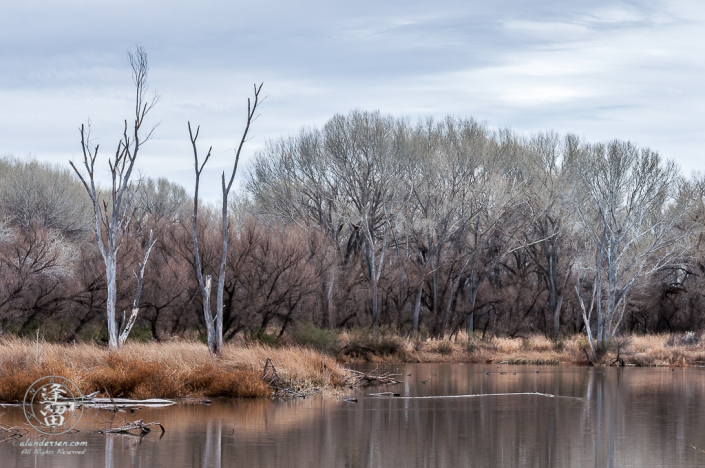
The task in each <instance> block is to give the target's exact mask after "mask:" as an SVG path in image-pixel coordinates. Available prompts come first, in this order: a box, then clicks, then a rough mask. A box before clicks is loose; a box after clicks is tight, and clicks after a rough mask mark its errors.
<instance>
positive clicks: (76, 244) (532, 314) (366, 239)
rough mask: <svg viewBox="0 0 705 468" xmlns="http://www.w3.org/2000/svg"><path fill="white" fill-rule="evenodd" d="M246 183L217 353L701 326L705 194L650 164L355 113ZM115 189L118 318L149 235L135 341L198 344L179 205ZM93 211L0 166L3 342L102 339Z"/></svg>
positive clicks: (537, 138) (62, 186)
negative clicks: (38, 337)
mask: <svg viewBox="0 0 705 468" xmlns="http://www.w3.org/2000/svg"><path fill="white" fill-rule="evenodd" d="M184 157H185V158H188V157H189V156H188V154H187V153H186V152H185V154H184ZM249 169H250V172H249V175H248V177H247V183H246V187H245V190H244V193H243V194H241V195H240V196H239V197H236V198H235V199H233V200H232V202H231V204H230V210H229V216H230V223H231V229H230V235H231V239H230V242H229V243H228V253H227V255H228V261H227V269H226V273H225V286H224V306H223V334H224V337H225V339H226V340H228V339H232V338H233V337H234V336H235V335H237V334H238V333H245V334H248V335H249V334H252V333H255V334H258V333H259V334H262V333H264V332H265V331H266V332H267V333H269V334H271V333H275V334H277V335H281V334H282V333H284V332H285V330H286V329H287V328H288V327H291V326H295V325H296V324H297V323H300V322H313V323H315V324H318V325H320V326H324V327H330V328H338V327H371V328H378V327H393V328H396V329H399V330H401V331H403V332H409V333H410V332H415V331H421V332H428V333H430V334H433V335H439V336H443V335H445V336H447V335H449V334H452V333H454V332H457V331H458V330H461V329H467V330H473V331H476V332H478V333H481V334H482V335H483V336H487V335H490V336H491V335H495V334H499V335H508V336H522V335H526V334H528V333H530V332H539V333H543V334H546V335H548V336H555V335H560V334H563V333H574V332H581V331H585V328H584V322H585V321H588V322H589V323H590V324H591V327H590V332H591V333H590V337H591V340H594V341H595V342H597V343H598V344H599V343H600V342H601V341H603V340H607V339H609V338H611V337H612V336H614V334H616V333H618V332H620V331H625V330H626V331H636V332H655V331H680V330H691V329H700V328H702V327H703V325H704V321H703V319H705V310H704V309H703V305H704V304H703V302H704V301H703V296H702V293H701V290H702V284H701V283H702V274H703V272H705V261H704V260H705V252H703V248H702V247H701V232H702V225H703V217H702V215H703V209H704V205H703V186H705V184H704V183H703V180H702V179H701V178H700V176H693V177H692V178H690V179H687V178H684V177H683V176H682V175H681V174H680V172H679V170H678V168H677V167H676V166H675V165H674V164H673V163H671V162H668V161H663V160H661V158H660V157H659V156H658V154H656V153H654V152H652V151H650V150H648V149H645V148H637V147H635V146H633V145H631V144H629V143H625V142H620V141H612V142H607V143H602V144H589V143H586V142H582V141H580V140H579V139H578V138H577V137H575V136H573V135H568V136H559V135H556V134H553V133H546V134H540V135H534V136H530V137H529V136H522V135H519V134H516V133H514V132H512V131H509V130H491V129H489V128H487V127H486V126H484V125H482V124H480V123H478V122H476V121H474V120H470V119H456V118H450V117H449V118H447V119H445V120H443V121H434V120H431V119H428V120H426V121H423V122H419V123H411V122H409V121H407V120H404V119H396V118H393V117H388V116H384V115H381V114H379V113H370V112H361V111H356V112H352V113H350V114H349V115H338V116H335V117H334V118H333V119H331V120H330V121H329V122H328V123H327V124H326V125H325V126H324V127H323V128H322V129H305V130H302V131H301V132H300V133H299V134H298V135H296V136H292V137H289V138H283V139H280V140H277V141H273V142H270V143H269V144H268V145H267V146H266V148H265V149H264V150H263V151H261V152H260V153H258V155H257V156H256V158H255V161H254V163H253V164H252V165H251V166H250V168H249ZM154 176H158V174H154ZM131 190H132V191H133V192H132V194H131V197H129V198H130V200H131V202H132V203H133V204H134V206H133V207H132V210H131V213H132V220H131V222H130V223H129V225H128V226H129V227H128V229H127V231H126V237H125V241H124V243H123V247H122V248H121V250H120V251H119V258H118V262H117V264H118V269H117V284H118V297H117V304H118V307H117V310H118V311H120V310H127V311H129V310H131V300H132V297H133V294H134V289H135V285H136V281H137V280H136V278H135V275H134V273H133V271H134V270H135V269H137V266H138V264H139V262H140V261H141V256H142V255H143V251H144V249H145V245H146V243H147V239H148V232H149V231H150V230H151V231H153V232H154V236H155V237H156V238H157V243H156V245H155V247H154V250H153V251H152V254H151V256H150V259H149V262H148V264H147V269H146V275H145V284H144V290H143V294H142V297H141V304H140V306H141V311H140V314H139V318H138V322H137V323H138V325H137V326H136V328H135V329H134V330H133V334H137V335H142V336H151V337H153V338H155V339H158V340H163V339H168V338H170V337H173V336H184V335H191V336H193V335H194V334H200V335H203V334H204V332H205V327H204V322H203V313H202V310H203V307H202V300H203V299H202V297H201V291H200V289H199V285H198V282H197V280H196V273H195V262H194V256H193V241H192V233H191V223H192V213H193V199H192V196H191V194H190V193H189V192H188V191H187V190H185V189H183V188H182V187H180V186H177V185H175V184H172V183H170V182H169V181H167V180H165V179H159V178H155V179H147V180H143V181H142V182H141V183H139V184H134V185H133V187H132V189H131ZM107 202H108V203H109V200H108V201H107ZM92 210H93V209H92V205H91V202H90V200H89V198H88V197H87V195H86V193H85V190H84V188H83V186H82V185H81V184H80V182H79V181H78V180H77V178H76V177H75V175H74V174H73V173H72V172H71V171H70V170H69V169H68V168H63V167H57V166H51V165H47V164H43V163H38V162H35V161H30V162H25V161H20V160H17V159H12V158H4V159H1V160H0V220H1V222H0V326H2V329H3V330H6V331H11V332H15V333H19V334H32V333H34V331H35V330H36V329H38V328H42V331H43V333H45V334H46V335H47V336H50V337H54V338H57V339H67V340H70V339H77V338H82V339H91V338H93V339H105V338H106V334H105V325H104V323H105V305H106V304H105V301H106V296H107V294H106V281H105V269H104V268H101V262H102V259H101V256H100V253H99V252H98V249H97V247H96V245H95V234H94V232H93V230H92V225H91V223H92V222H93V218H92V216H93V211H92ZM198 230H199V234H198V236H199V237H198V238H199V251H200V254H201V264H202V267H203V272H204V274H207V275H211V276H212V277H213V278H214V279H217V276H218V272H219V267H220V246H221V245H222V241H221V234H220V232H221V230H220V218H219V209H218V208H216V207H215V206H209V205H207V204H206V205H203V206H202V207H201V208H200V211H199V219H198ZM128 313H129V312H128Z"/></svg>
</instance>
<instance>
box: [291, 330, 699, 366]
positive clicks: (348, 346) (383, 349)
mask: <svg viewBox="0 0 705 468" xmlns="http://www.w3.org/2000/svg"><path fill="white" fill-rule="evenodd" d="M291 339H292V340H293V342H295V343H297V344H299V345H306V346H311V347H314V348H316V349H318V350H320V351H323V352H326V353H329V354H332V355H334V356H336V358H337V359H338V360H339V361H340V362H344V363H350V362H496V363H507V364H547V365H551V364H577V365H586V364H588V357H587V356H588V355H587V354H586V352H585V350H586V349H589V348H588V342H587V338H586V337H585V336H583V335H573V336H568V337H563V338H561V339H559V340H550V339H548V338H546V337H544V336H540V335H532V336H528V337H523V338H495V337H493V338H488V339H485V340H482V339H480V337H478V336H474V335H467V334H463V333H460V334H458V335H457V336H456V337H454V339H452V340H448V339H446V340H439V339H435V338H422V339H418V338H410V337H404V336H401V335H399V334H398V333H395V332H394V331H391V330H381V331H379V332H378V333H377V334H373V333H371V332H370V331H369V330H352V331H342V332H339V333H333V332H329V331H326V330H321V329H319V328H315V327H311V326H309V327H304V328H301V329H299V330H297V331H294V332H293V334H292V336H291ZM618 355H619V358H620V359H621V360H622V361H623V362H624V364H625V365H636V366H678V367H683V366H693V365H705V336H700V335H697V334H694V333H685V334H659V335H645V336H636V335H635V336H629V337H621V338H619V339H615V340H614V341H613V342H610V343H608V344H607V346H606V349H605V351H604V352H603V353H601V355H600V356H599V357H598V359H597V362H596V364H598V365H610V364H612V363H613V362H615V360H616V359H617V356H618ZM617 364H619V362H617Z"/></svg>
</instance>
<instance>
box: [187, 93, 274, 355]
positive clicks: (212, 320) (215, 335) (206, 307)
mask: <svg viewBox="0 0 705 468" xmlns="http://www.w3.org/2000/svg"><path fill="white" fill-rule="evenodd" d="M262 84H263V83H260V85H259V86H257V85H255V86H254V88H255V97H254V101H251V100H250V99H249V98H248V99H247V122H246V124H245V130H244V131H243V133H242V138H241V139H240V144H239V145H238V147H237V150H236V152H235V163H234V164H233V170H232V173H231V175H230V179H229V180H228V181H227V183H226V179H225V171H223V174H222V177H221V186H222V195H223V198H222V211H221V221H222V223H221V235H222V249H221V256H220V271H219V274H218V289H217V293H216V309H215V316H213V312H212V310H211V306H210V291H211V277H210V275H206V277H205V279H204V278H203V271H202V267H201V260H200V256H199V252H198V234H197V230H196V226H197V223H198V189H199V184H200V179H201V173H202V172H203V168H204V167H205V165H206V163H207V162H208V159H209V158H210V155H211V149H212V148H211V149H209V150H208V154H207V155H206V157H205V158H204V160H203V163H201V164H200V165H199V162H198V149H197V148H196V140H197V139H198V133H199V131H200V127H198V128H196V134H195V135H194V134H193V132H192V131H191V122H189V123H188V131H189V138H190V140H191V146H192V147H193V157H194V169H195V172H196V188H195V191H194V201H193V246H194V255H195V258H196V276H197V278H198V284H199V286H200V288H201V294H202V297H203V314H204V319H205V322H206V335H207V339H208V350H209V351H210V353H211V354H212V355H214V356H218V355H220V353H221V352H222V350H223V290H224V288H225V267H226V265H227V260H228V236H229V222H228V197H229V195H230V189H231V188H232V186H233V181H234V180H235V174H236V173H237V166H238V163H239V162H240V153H241V152H242V147H243V145H244V144H245V141H246V140H247V134H248V132H249V130H250V125H251V124H252V121H253V120H254V118H255V113H256V111H257V106H258V105H259V93H260V91H261V90H262Z"/></svg>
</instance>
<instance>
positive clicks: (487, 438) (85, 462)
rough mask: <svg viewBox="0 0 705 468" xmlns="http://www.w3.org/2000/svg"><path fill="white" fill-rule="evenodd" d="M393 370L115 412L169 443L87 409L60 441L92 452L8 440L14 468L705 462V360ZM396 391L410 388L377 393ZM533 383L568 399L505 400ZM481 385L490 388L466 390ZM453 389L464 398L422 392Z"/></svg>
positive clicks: (5, 461) (2, 449)
mask: <svg viewBox="0 0 705 468" xmlns="http://www.w3.org/2000/svg"><path fill="white" fill-rule="evenodd" d="M385 369H386V370H393V371H394V372H395V373H398V374H401V377H399V379H400V380H403V381H404V383H403V384H400V385H396V386H385V387H374V388H367V389H364V390H358V391H356V392H354V393H353V394H352V395H351V396H355V397H357V398H358V399H359V401H358V403H347V402H344V401H342V397H341V399H340V400H338V399H336V397H334V396H333V397H314V398H308V399H305V400H296V401H247V400H240V401H214V402H213V404H212V405H210V406H206V405H177V406H172V407H170V408H164V409H142V410H139V411H137V412H136V413H135V414H130V413H119V414H118V415H117V416H116V417H115V422H114V424H120V423H123V421H124V420H127V421H131V420H134V419H138V418H142V419H144V420H145V422H150V421H160V422H161V423H162V424H163V425H164V426H165V428H166V433H165V434H164V436H163V437H161V438H160V434H159V432H160V431H159V429H158V428H157V429H156V430H155V431H153V432H152V433H150V434H148V435H147V436H145V437H143V438H139V437H136V436H126V435H101V434H94V433H89V432H87V431H91V430H99V429H101V428H103V427H106V425H107V424H108V423H109V422H110V420H111V418H112V414H111V413H108V412H106V411H98V410H86V412H85V413H84V416H83V419H82V420H81V423H80V424H79V426H78V428H79V429H80V430H81V432H79V433H76V434H72V435H63V436H55V437H49V438H47V440H62V441H87V443H88V445H87V448H86V451H85V454H82V455H61V454H58V453H56V452H57V449H56V448H55V449H54V451H55V453H54V454H48V453H47V454H44V455H40V454H36V453H34V451H35V449H30V451H31V452H32V453H30V454H23V453H22V449H23V447H21V446H19V442H21V441H22V439H20V440H19V441H16V443H17V445H12V443H11V442H5V443H3V444H0V467H2V468H6V467H7V468H10V467H49V466H56V467H70V468H82V467H90V468H94V467H106V468H113V467H115V468H122V467H130V466H134V467H150V468H152V467H169V468H177V467H228V466H241V467H318V466H322V467H493V466H498V467H504V466H507V467H514V466H527V467H529V466H530V467H570V466H589V467H608V466H614V467H630V466H633V467H651V466H673V467H690V466H693V467H695V466H705V369H697V368H691V369H675V370H673V371H672V370H671V369H669V368H626V369H615V368H597V369H590V368H579V367H531V366H505V365H501V366H497V365H477V364H474V365H471V364H452V365H451V364H408V365H399V366H396V365H395V366H387V367H386V368H385ZM537 371H538V372H537ZM488 372H489V374H487V373H488ZM408 374H411V376H409V375H408ZM423 381H425V382H426V383H422V382H423ZM382 391H394V392H396V393H399V394H400V395H401V397H373V396H369V393H371V392H382ZM526 392H529V393H530V392H538V393H543V394H547V395H555V397H550V396H544V395H537V394H528V395H526V394H525V395H501V394H504V393H526ZM478 394H485V395H486V396H473V397H462V396H461V395H478ZM487 394H496V395H487ZM439 396H440V397H444V396H445V397H449V396H461V397H458V398H416V397H439ZM405 397H414V398H405ZM0 423H2V424H7V425H20V424H23V423H25V420H24V416H23V414H22V410H21V409H19V408H10V409H8V410H7V411H5V412H4V413H2V410H0ZM39 435H40V434H38V433H37V432H35V431H32V432H31V433H30V434H29V437H30V438H31V440H42V439H43V437H38V436H39ZM24 439H25V440H26V439H27V438H26V437H25V438H24ZM693 447H696V448H693ZM79 449H80V450H82V449H83V448H79ZM79 449H76V448H71V447H66V448H65V450H79ZM700 449H702V450H703V451H701V450H700Z"/></svg>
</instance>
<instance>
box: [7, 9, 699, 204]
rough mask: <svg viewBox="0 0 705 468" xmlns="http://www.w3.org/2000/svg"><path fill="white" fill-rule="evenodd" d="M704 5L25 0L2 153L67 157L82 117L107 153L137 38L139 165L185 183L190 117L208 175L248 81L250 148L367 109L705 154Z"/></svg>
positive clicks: (124, 106) (680, 155) (691, 160)
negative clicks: (146, 124)
mask: <svg viewBox="0 0 705 468" xmlns="http://www.w3.org/2000/svg"><path fill="white" fill-rule="evenodd" d="M704 16H705V7H702V6H700V3H698V2H696V1H686V2H678V3H676V2H657V1H651V2H608V1H592V2H570V3H567V4H566V2H559V1H504V2H491V3H490V2H467V1H457V2H453V1H444V2H436V3H434V4H431V3H430V2H372V1H362V2H355V3H354V4H352V3H350V4H346V5H337V4H336V3H335V2H323V1H320V2H305V3H303V2H296V3H292V2H279V1H263V2H257V3H254V2H253V3H251V4H246V5H238V4H235V3H231V2H224V1H207V2H200V3H198V4H196V3H194V2H185V1H170V2H166V1H151V2H147V5H144V4H143V2H137V1H132V0H130V1H124V0H122V1H107V2H106V1H104V2H92V1H79V0H73V1H65V2H61V4H60V5H58V4H57V2H53V1H29V2H25V3H20V2H17V3H15V4H13V5H11V6H9V7H4V11H3V15H2V16H0V43H1V44H2V49H1V50H0V63H2V73H0V108H1V109H2V112H0V126H1V127H0V128H2V131H0V153H14V154H15V155H16V156H24V155H27V154H33V155H35V156H36V157H37V158H39V159H43V160H52V161H56V162H60V163H62V164H64V163H66V161H67V160H68V159H69V158H71V157H73V158H76V157H78V153H79V150H80V148H79V145H78V138H77V137H78V131H77V127H78V126H79V125H80V124H81V123H82V122H85V120H86V119H87V118H89V117H90V118H91V121H92V125H93V134H94V135H95V136H96V138H97V140H96V141H100V142H101V144H102V145H103V148H105V151H106V156H107V151H108V148H110V147H111V145H114V144H115V143H116V142H117V138H118V137H119V133H120V131H121V128H120V122H121V121H122V119H124V118H126V117H129V113H130V107H131V106H130V97H131V94H132V90H131V82H130V74H129V69H128V67H127V62H126V59H125V52H126V51H127V50H129V49H133V48H134V46H135V44H140V45H142V46H144V47H145V48H146V49H147V51H148V52H149V54H150V64H151V77H150V81H151V84H152V86H153V87H154V88H156V89H158V90H159V92H160V93H161V95H162V101H161V102H160V104H159V106H158V107H156V108H155V109H154V112H153V115H152V118H153V119H154V121H155V122H157V121H161V124H160V127H159V129H158V130H157V133H156V136H157V139H155V140H154V141H152V142H150V143H149V145H148V146H146V147H145V153H144V154H143V160H142V161H141V169H142V171H143V172H144V173H145V174H147V175H151V176H167V177H169V178H171V179H174V180H177V181H178V182H180V183H183V184H185V185H187V186H190V185H191V183H192V182H191V179H192V176H191V173H190V171H191V167H190V163H191V162H190V159H189V158H190V153H189V147H188V138H187V134H186V131H185V129H186V122H187V121H188V120H190V121H191V122H192V123H194V124H201V125H202V127H203V130H202V137H201V139H202V141H203V144H204V145H206V144H208V145H211V144H212V145H213V146H214V154H215V156H214V158H215V159H214V166H213V170H212V171H211V173H210V174H207V177H214V178H217V170H218V168H224V167H226V166H227V165H228V164H229V160H230V158H231V156H232V152H231V149H232V148H233V147H234V146H235V145H236V142H237V137H238V134H239V132H240V131H241V128H242V122H243V120H244V104H245V101H246V99H247V97H248V93H251V86H252V83H253V82H255V81H257V82H259V81H264V82H265V88H264V90H265V92H266V94H267V95H268V99H267V101H266V102H265V105H264V106H263V108H262V114H261V117H260V119H259V120H258V121H257V123H256V125H255V127H254V138H253V140H251V142H250V144H249V147H248V152H247V156H248V157H249V155H251V154H252V153H253V151H255V150H256V149H257V148H258V147H261V146H262V145H263V144H264V141H265V139H267V138H276V137H278V136H282V135H287V134H291V133H294V132H296V131H298V129H299V128H300V127H302V126H304V125H311V126H313V125H321V124H322V123H324V122H325V121H326V120H327V119H328V118H330V117H331V116H332V115H333V114H335V113H338V112H343V113H345V112H348V111H349V110H350V109H352V108H364V109H380V110H381V111H383V112H388V113H392V114H395V115H406V116H411V117H412V118H415V117H420V116H425V115H434V116H438V117H441V116H443V115H446V114H454V115H461V116H474V117H476V118H478V119H480V120H485V121H486V122H487V123H488V124H489V125H492V126H498V127H505V126H508V127H512V128H514V129H515V130H517V131H521V132H534V131H539V130H550V129H555V130H557V131H560V132H573V133H577V134H579V135H584V136H585V137H587V138H588V139H591V140H606V139H612V138H620V139H630V140H633V141H635V142H637V143H638V144H641V145H645V146H650V147H652V148H653V149H656V150H659V151H660V152H661V153H662V154H663V155H665V156H667V157H669V158H674V159H676V160H677V161H678V162H679V163H680V164H681V165H682V166H683V167H684V168H685V169H686V170H691V169H701V170H703V169H705V163H703V160H702V159H701V150H700V148H701V147H702V146H703V143H705V135H704V132H703V130H702V127H703V125H702V122H703V117H705V111H703V109H704V108H705V106H704V105H703V104H705V102H703V101H704V99H703V92H702V91H701V89H700V88H701V87H702V86H701V82H702V81H703V67H704V65H705V64H704V63H703V61H704V59H703V54H702V50H703V45H705V44H704V42H705V32H703V31H705V28H703V26H704V24H703V23H704V20H705V18H704ZM215 180H217V179H215ZM213 186H214V187H215V188H217V186H216V184H213ZM210 196H212V197H215V191H214V192H213V193H212V194H210Z"/></svg>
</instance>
